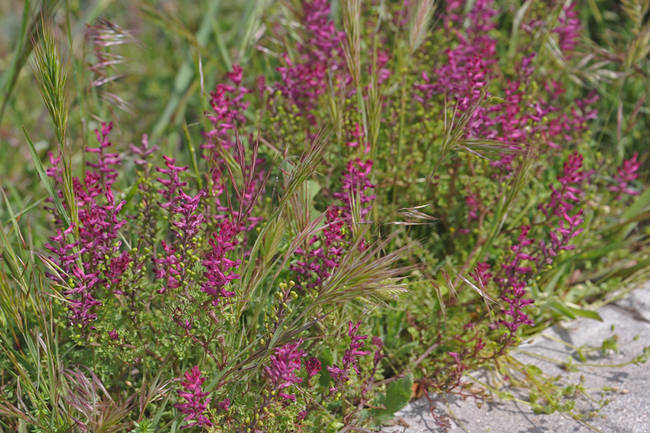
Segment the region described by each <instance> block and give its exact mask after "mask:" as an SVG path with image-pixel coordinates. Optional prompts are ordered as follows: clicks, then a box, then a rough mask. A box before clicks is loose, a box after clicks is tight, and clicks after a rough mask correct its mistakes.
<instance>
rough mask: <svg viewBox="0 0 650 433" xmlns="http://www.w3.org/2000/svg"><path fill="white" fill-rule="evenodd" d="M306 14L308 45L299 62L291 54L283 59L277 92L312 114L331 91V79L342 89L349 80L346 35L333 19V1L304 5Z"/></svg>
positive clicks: (303, 46) (300, 51) (302, 49)
mask: <svg viewBox="0 0 650 433" xmlns="http://www.w3.org/2000/svg"><path fill="white" fill-rule="evenodd" d="M303 11H304V16H303V23H304V27H305V32H306V35H305V36H306V38H305V43H303V44H299V45H298V58H297V59H295V61H292V60H290V59H289V56H288V55H287V54H285V55H284V56H283V58H284V63H285V66H281V67H278V69H277V70H278V72H279V73H280V75H281V77H282V79H281V80H280V82H279V83H278V84H277V85H276V88H277V89H278V90H280V91H281V92H282V94H283V95H284V96H285V97H286V98H287V99H288V100H289V101H290V102H291V103H293V104H295V105H296V106H297V107H298V108H299V109H301V110H302V111H303V112H307V113H309V114H310V112H311V111H312V110H313V109H314V108H316V106H317V103H318V98H319V96H320V95H322V94H323V93H325V91H326V90H327V86H328V85H329V79H330V77H332V81H334V83H335V85H338V86H340V85H343V84H345V83H346V82H347V81H348V79H349V77H347V73H346V72H345V60H344V56H343V50H342V45H341V44H342V41H343V39H344V36H345V35H344V33H343V32H340V31H337V30H336V29H335V28H334V22H333V21H332V20H330V18H329V14H330V2H329V0H312V1H304V2H303ZM313 120H314V119H313V118H312V121H313Z"/></svg>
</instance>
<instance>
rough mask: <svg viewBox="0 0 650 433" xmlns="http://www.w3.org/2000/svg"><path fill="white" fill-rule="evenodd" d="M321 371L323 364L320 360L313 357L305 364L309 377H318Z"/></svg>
mask: <svg viewBox="0 0 650 433" xmlns="http://www.w3.org/2000/svg"><path fill="white" fill-rule="evenodd" d="M320 369H321V363H320V360H319V359H318V358H314V357H313V356H312V357H311V358H309V359H308V360H307V361H306V362H305V370H307V375H308V376H309V377H313V376H316V375H317V374H318V373H319V372H320Z"/></svg>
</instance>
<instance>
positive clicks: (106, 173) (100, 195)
mask: <svg viewBox="0 0 650 433" xmlns="http://www.w3.org/2000/svg"><path fill="white" fill-rule="evenodd" d="M112 127H113V125H112V123H102V125H101V128H100V129H97V130H95V135H96V137H97V141H98V143H99V146H98V147H88V148H86V151H87V152H89V153H92V154H94V155H96V158H95V161H96V162H93V161H92V160H91V161H88V162H87V163H86V164H87V166H88V170H87V171H86V175H85V177H84V179H83V180H81V179H79V178H76V177H75V178H73V179H72V185H73V193H74V198H75V200H76V205H77V216H78V221H79V225H78V226H76V227H75V226H70V227H67V228H66V229H65V230H63V231H62V230H61V228H60V227H59V228H57V234H56V235H55V236H53V237H52V238H50V241H51V243H49V244H47V245H46V248H48V249H49V250H50V251H52V252H53V253H54V254H56V257H54V259H55V263H56V264H57V265H58V266H59V267H60V268H61V269H62V270H63V272H64V273H65V274H67V276H69V277H73V281H74V282H73V283H71V284H72V285H73V286H74V287H73V288H72V289H68V290H65V291H64V295H65V296H66V299H67V301H68V306H69V309H70V316H71V322H72V323H73V324H81V325H88V323H89V322H90V321H92V320H94V319H95V317H96V314H95V313H94V312H93V310H94V308H95V307H97V306H99V305H101V302H100V301H99V300H98V299H97V298H98V296H97V292H98V291H99V290H100V289H101V288H103V287H107V288H108V287H110V286H113V287H114V290H115V291H116V292H119V291H120V290H119V289H117V287H118V286H119V284H120V281H121V277H122V274H123V273H124V272H125V271H126V269H127V267H128V265H129V263H130V261H131V258H130V257H129V256H128V254H125V253H120V247H121V242H120V241H118V240H117V239H118V231H119V230H120V228H121V227H122V226H123V225H124V224H125V222H126V221H125V220H124V218H123V217H121V216H120V215H119V214H120V212H121V210H122V207H123V206H124V204H125V202H124V201H120V202H116V200H115V195H114V193H113V190H112V186H113V184H114V183H115V180H116V179H117V169H116V167H118V166H119V165H120V158H119V155H118V154H117V153H114V152H109V151H108V150H109V148H110V147H111V146H112V144H111V142H110V141H109V139H108V135H109V133H110V132H111V129H112ZM50 161H51V162H52V163H53V164H57V165H58V164H59V163H60V157H58V158H55V157H53V156H52V155H50ZM47 173H48V175H49V176H51V177H52V178H53V179H54V180H55V181H56V182H60V180H61V170H60V168H58V167H52V168H50V169H48V171H47ZM57 193H58V194H59V196H60V197H62V192H61V191H60V190H57ZM51 210H52V211H54V210H53V209H51ZM55 222H56V223H57V224H58V225H61V221H60V219H59V218H55ZM75 236H76V237H77V238H76V239H73V237H75Z"/></svg>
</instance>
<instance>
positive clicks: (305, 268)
mask: <svg viewBox="0 0 650 433" xmlns="http://www.w3.org/2000/svg"><path fill="white" fill-rule="evenodd" d="M371 168H372V161H371V160H367V161H365V162H363V161H361V159H359V158H356V159H353V160H351V161H349V162H348V164H347V170H346V172H345V173H344V174H343V178H342V186H341V191H339V192H336V193H334V197H335V198H337V199H338V200H339V201H340V203H341V204H340V205H337V206H330V207H329V208H328V209H327V211H326V213H325V217H326V225H325V227H324V228H323V231H322V232H321V233H320V234H319V235H316V236H313V237H312V238H311V239H310V240H309V249H307V250H305V249H303V248H299V249H297V250H296V255H297V256H298V260H297V261H296V263H295V264H294V265H292V266H291V269H292V270H293V271H295V272H297V274H298V275H299V277H298V281H299V283H300V285H302V286H306V287H308V288H315V287H319V286H320V285H321V284H322V283H323V281H325V280H326V279H327V278H329V276H330V275H332V273H333V271H334V269H336V268H337V267H338V265H339V263H340V260H341V257H342V256H343V254H344V253H345V251H346V249H347V248H349V247H350V240H351V233H352V224H353V215H352V212H353V208H354V202H357V204H358V209H359V212H360V215H359V216H360V218H361V221H358V222H367V217H368V214H369V213H370V210H371V207H372V201H373V200H374V199H375V197H376V196H375V194H373V193H372V190H373V189H374V185H373V184H372V183H371V182H370V180H369V176H370V170H371ZM360 246H361V248H364V246H365V244H363V243H362V244H361V245H360Z"/></svg>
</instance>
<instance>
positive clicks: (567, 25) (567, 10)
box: [553, 3, 582, 55]
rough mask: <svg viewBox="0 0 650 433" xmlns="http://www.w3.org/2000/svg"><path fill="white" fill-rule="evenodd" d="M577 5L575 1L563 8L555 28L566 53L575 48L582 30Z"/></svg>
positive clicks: (559, 43)
mask: <svg viewBox="0 0 650 433" xmlns="http://www.w3.org/2000/svg"><path fill="white" fill-rule="evenodd" d="M575 6H576V5H575V3H570V4H569V5H568V6H566V7H563V8H562V12H560V16H559V17H558V19H557V22H558V26H557V27H556V28H554V29H553V32H554V33H557V35H558V45H559V47H560V49H561V50H562V51H563V52H564V53H565V55H568V54H570V53H571V51H573V50H574V48H575V47H576V45H577V43H578V38H579V37H580V31H581V30H582V26H581V25H580V19H578V13H577V12H576V10H575Z"/></svg>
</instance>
